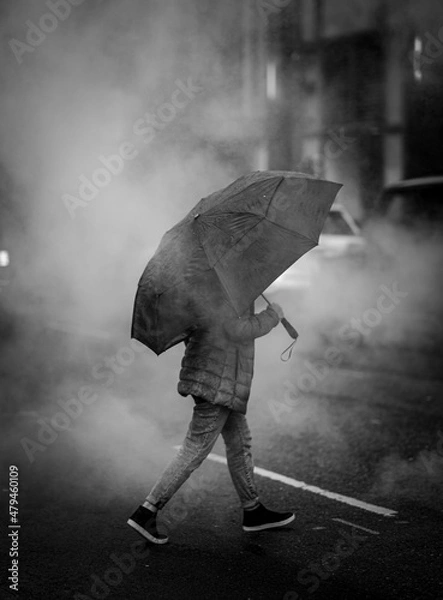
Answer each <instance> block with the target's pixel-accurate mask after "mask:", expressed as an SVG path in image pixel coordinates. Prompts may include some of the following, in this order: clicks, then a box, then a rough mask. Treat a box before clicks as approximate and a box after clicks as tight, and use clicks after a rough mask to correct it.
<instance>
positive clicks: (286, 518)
mask: <svg viewBox="0 0 443 600" xmlns="http://www.w3.org/2000/svg"><path fill="white" fill-rule="evenodd" d="M222 436H223V439H224V441H225V444H226V458H227V461H228V467H229V472H230V474H231V478H232V482H233V484H234V487H235V489H236V491H237V494H238V496H239V498H240V503H241V506H242V508H243V530H244V531H261V530H263V529H271V528H275V527H283V526H284V525H288V524H289V523H291V522H292V521H293V520H294V518H295V516H294V514H293V513H291V512H284V513H281V512H275V511H272V510H269V509H267V508H265V507H264V506H263V504H261V502H260V501H259V498H258V493H257V488H256V485H255V480H254V464H253V460H252V453H251V433H250V431H249V427H248V423H247V421H246V417H245V415H243V414H241V413H238V412H234V411H232V412H231V414H230V415H229V417H228V419H227V420H226V423H225V426H224V427H223V429H222Z"/></svg>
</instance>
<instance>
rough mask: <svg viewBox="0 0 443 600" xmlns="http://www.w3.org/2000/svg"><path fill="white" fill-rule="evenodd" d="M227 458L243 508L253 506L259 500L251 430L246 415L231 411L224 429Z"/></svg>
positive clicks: (223, 435)
mask: <svg viewBox="0 0 443 600" xmlns="http://www.w3.org/2000/svg"><path fill="white" fill-rule="evenodd" d="M221 433H222V437H223V439H224V442H225V445H226V458H227V461H228V468H229V473H230V475H231V479H232V482H233V484H234V487H235V489H236V491H237V494H238V496H239V498H240V502H241V505H242V508H252V507H253V506H255V504H257V502H258V494H257V488H256V485H255V480H254V463H253V460H252V453H251V440H252V438H251V432H250V431H249V427H248V423H247V421H246V417H245V415H242V414H241V413H238V412H234V411H231V414H230V415H229V417H228V418H227V419H226V423H225V426H224V427H223V429H222V432H221Z"/></svg>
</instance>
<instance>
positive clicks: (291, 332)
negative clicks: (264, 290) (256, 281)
mask: <svg viewBox="0 0 443 600" xmlns="http://www.w3.org/2000/svg"><path fill="white" fill-rule="evenodd" d="M261 296H262V298H263V299H264V300H266V302H267V303H268V304H269V305H270V304H271V303H270V302H269V300H268V299H267V298H266V296H265V295H264V294H261ZM280 323H281V324H282V325H283V327H284V328H285V329H286V331H287V332H288V333H289V335H290V336H291V338H292V339H293V340H296V339H297V338H298V332H297V330H296V329H295V327H293V326H292V325H291V323H290V322H289V321H288V320H287V319H285V317H283V318H282V319H280Z"/></svg>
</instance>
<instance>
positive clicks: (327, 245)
mask: <svg viewBox="0 0 443 600" xmlns="http://www.w3.org/2000/svg"><path fill="white" fill-rule="evenodd" d="M365 252H366V241H365V239H364V238H363V237H362V235H361V230H360V227H359V225H358V224H357V222H356V221H355V219H354V218H353V217H352V215H351V214H350V213H349V211H348V210H347V209H346V207H344V206H343V205H341V204H334V205H333V206H332V208H331V210H330V212H329V214H328V216H327V218H326V222H325V226H324V228H323V231H322V233H321V235H320V238H319V244H318V246H316V247H315V248H313V249H312V250H310V251H309V252H308V253H307V254H305V256H303V257H302V258H300V259H299V260H298V261H297V262H296V263H295V264H294V265H292V266H291V267H289V269H287V270H286V271H285V272H284V273H283V274H282V275H280V277H278V279H276V280H275V281H274V282H273V284H272V285H271V286H270V287H269V288H268V290H267V292H268V293H270V294H272V293H273V292H277V291H284V290H297V291H303V290H306V289H307V288H309V287H310V286H311V285H312V282H313V280H314V278H315V277H318V275H319V273H320V271H321V269H322V267H323V266H324V263H325V261H326V262H328V261H331V260H332V261H334V262H335V261H338V262H341V261H346V262H353V263H354V264H356V265H360V264H361V263H362V261H363V260H364V257H365Z"/></svg>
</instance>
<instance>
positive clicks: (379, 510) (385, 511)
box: [174, 446, 397, 517]
mask: <svg viewBox="0 0 443 600" xmlns="http://www.w3.org/2000/svg"><path fill="white" fill-rule="evenodd" d="M174 448H176V449H178V448H180V446H174ZM207 458H209V460H213V461H214V462H219V463H223V464H225V465H226V464H227V461H226V458H225V457H224V456H219V455H218V454H213V453H212V452H211V453H210V454H208V456H207ZM254 473H256V474H257V475H261V476H262V477H267V478H268V479H273V480H274V481H280V482H281V483H285V484H286V485H290V486H291V487H294V488H297V489H299V490H303V491H304V492H311V493H312V494H318V495H319V496H323V497H325V498H329V500H336V501H337V502H342V503H343V504H348V505H349V506H353V507H354V508H361V509H362V510H367V511H369V512H372V513H375V514H377V515H382V516H383V517H395V516H396V515H397V511H396V510H392V509H390V508H384V507H383V506H377V505H376V504H370V503H368V502H363V501H362V500H357V499H356V498H351V497H350V496H343V494H337V493H335V492H328V491H327V490H323V489H322V488H319V487H317V486H316V485H309V484H307V483H305V482H304V481H298V480H297V479H293V478H292V477H287V476H286V475H280V474H279V473H274V471H268V470H267V469H262V468H261V467H254Z"/></svg>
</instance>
